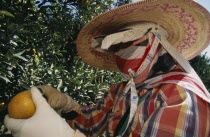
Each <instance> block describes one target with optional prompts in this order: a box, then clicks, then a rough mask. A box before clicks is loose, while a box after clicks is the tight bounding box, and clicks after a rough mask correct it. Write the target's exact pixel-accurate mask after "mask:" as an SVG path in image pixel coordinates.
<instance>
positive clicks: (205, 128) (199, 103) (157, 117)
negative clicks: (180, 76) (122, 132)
mask: <svg viewBox="0 0 210 137" xmlns="http://www.w3.org/2000/svg"><path fill="white" fill-rule="evenodd" d="M144 105H147V115H148V120H146V122H145V124H144V126H143V128H142V131H141V136H142V137H145V136H146V137H153V136H156V137H165V136H167V137H174V136H182V137H188V136H189V137H192V136H195V137H208V136H209V131H210V127H209V121H210V116H209V115H210V112H209V108H210V107H209V104H208V103H207V102H205V101H204V100H202V99H201V98H199V97H198V96H197V95H196V94H194V93H193V92H192V91H189V90H187V89H184V88H182V87H180V86H178V85H175V84H166V85H164V86H162V87H160V88H159V89H154V90H153V94H152V96H151V98H150V101H149V103H148V104H144Z"/></svg>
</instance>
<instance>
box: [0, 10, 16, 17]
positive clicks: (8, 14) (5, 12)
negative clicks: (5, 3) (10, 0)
mask: <svg viewBox="0 0 210 137" xmlns="http://www.w3.org/2000/svg"><path fill="white" fill-rule="evenodd" d="M0 15H6V16H10V17H15V16H14V15H13V14H11V13H10V12H8V11H4V10H0Z"/></svg>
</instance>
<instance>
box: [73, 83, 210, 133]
mask: <svg viewBox="0 0 210 137" xmlns="http://www.w3.org/2000/svg"><path fill="white" fill-rule="evenodd" d="M125 85H126V83H119V84H116V85H114V86H112V87H111V88H110V91H109V92H106V93H105V95H104V98H102V99H101V100H100V101H99V102H98V103H97V104H96V105H90V106H82V113H81V114H79V116H78V117H77V118H76V119H74V120H72V121H69V124H70V125H71V126H72V127H73V128H77V129H79V130H80V131H81V132H83V133H84V134H86V135H87V136H89V137H97V136H99V135H100V134H101V133H102V132H103V131H105V130H106V131H107V132H106V136H107V137H112V136H113V135H114V132H115V129H116V127H117V125H118V123H119V121H120V119H121V118H122V116H123V114H124V113H125V112H126V110H127V109H128V107H129V104H130V95H129V94H128V95H124V94H123V90H124V88H125ZM137 87H138V86H137ZM137 91H138V95H139V96H140V93H145V91H148V90H146V89H141V88H139V89H137ZM139 91H144V92H139ZM150 91H151V94H149V95H148V96H147V97H146V99H145V100H144V101H143V102H142V103H141V104H139V105H138V108H137V112H136V114H135V116H134V118H133V120H132V123H131V124H130V127H129V128H128V129H127V131H126V132H125V134H124V137H138V136H141V137H154V136H157V137H175V136H177V137H209V136H210V105H209V103H207V102H206V101H204V100H202V99H201V98H200V97H198V96H197V95H196V94H194V93H193V92H192V91H190V90H188V89H185V88H182V87H181V86H179V85H176V84H170V83H169V84H161V85H159V86H158V87H156V88H153V89H150ZM121 96H125V98H124V99H123V100H122V101H121V103H120V106H116V104H117V102H118V99H119V98H120V97H121Z"/></svg>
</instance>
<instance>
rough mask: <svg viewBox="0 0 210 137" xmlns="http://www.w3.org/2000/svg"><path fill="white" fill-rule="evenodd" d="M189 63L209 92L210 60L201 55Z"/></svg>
mask: <svg viewBox="0 0 210 137" xmlns="http://www.w3.org/2000/svg"><path fill="white" fill-rule="evenodd" d="M190 63H191V65H192V67H193V68H194V69H195V71H196V72H197V73H198V75H199V76H200V78H201V80H202V81H203V83H204V85H205V86H206V88H207V90H208V91H209V92H210V58H208V57H207V56H206V54H203V55H199V56H197V57H195V58H194V59H192V60H191V61H190Z"/></svg>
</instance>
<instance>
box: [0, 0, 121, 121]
mask: <svg viewBox="0 0 210 137" xmlns="http://www.w3.org/2000/svg"><path fill="white" fill-rule="evenodd" d="M0 3H1V4H0V62H1V66H0V87H1V91H0V101H1V102H0V105H1V107H0V109H1V115H0V116H1V117H0V119H1V121H2V120H3V118H4V114H5V113H7V112H6V104H7V103H8V101H9V100H10V99H11V98H12V97H13V96H14V95H16V94H17V93H18V92H21V91H23V90H26V89H28V88H30V87H31V86H34V85H43V84H50V85H52V86H54V87H56V88H58V89H60V90H61V91H62V92H66V93H67V94H70V95H71V96H72V97H73V98H74V99H76V100H77V101H78V102H80V103H81V104H91V103H94V102H95V101H96V100H97V98H98V97H100V94H102V92H103V91H104V90H108V87H109V86H110V85H111V84H113V83H117V82H118V81H121V80H122V77H121V76H120V75H119V74H118V73H116V72H107V71H104V70H100V69H96V68H92V67H90V66H88V65H87V64H84V63H83V62H82V60H81V59H80V57H79V56H78V54H77V52H76V46H75V41H76V38H77V34H78V32H79V31H80V30H81V28H82V27H83V26H84V25H85V24H86V23H87V22H88V21H89V20H91V19H92V18H93V17H94V16H96V15H98V14H100V13H102V12H104V11H106V10H108V9H110V8H111V4H113V1H111V0H94V1H90V0H77V1H75V0H63V1H57V0H42V1H41V0H39V1H38V0H10V1H8V0H0ZM113 76H116V77H115V79H113Z"/></svg>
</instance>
